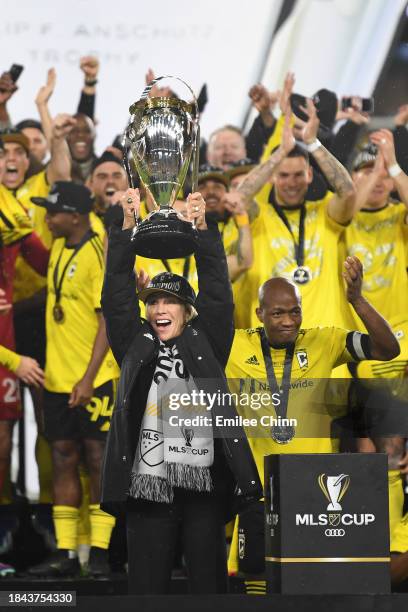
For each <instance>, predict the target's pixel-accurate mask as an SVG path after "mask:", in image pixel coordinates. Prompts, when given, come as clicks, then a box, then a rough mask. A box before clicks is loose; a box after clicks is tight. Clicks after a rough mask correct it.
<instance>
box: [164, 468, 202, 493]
mask: <svg viewBox="0 0 408 612" xmlns="http://www.w3.org/2000/svg"><path fill="white" fill-rule="evenodd" d="M166 470H167V480H168V483H169V485H170V486H172V487H181V488H182V489H189V490H191V491H206V492H208V493H209V492H210V491H212V488H213V485H212V479H211V472H210V468H208V467H201V466H197V465H188V464H184V463H167V462H166Z"/></svg>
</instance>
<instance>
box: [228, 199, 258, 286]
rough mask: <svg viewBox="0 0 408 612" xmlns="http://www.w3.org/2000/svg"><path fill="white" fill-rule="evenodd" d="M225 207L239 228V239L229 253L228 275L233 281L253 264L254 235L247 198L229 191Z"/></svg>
mask: <svg viewBox="0 0 408 612" xmlns="http://www.w3.org/2000/svg"><path fill="white" fill-rule="evenodd" d="M223 203H224V206H225V209H226V210H228V211H229V212H230V213H231V214H232V218H233V220H234V223H235V225H236V227H237V230H238V240H236V242H234V243H233V244H232V245H231V247H230V249H229V252H228V253H227V264H228V275H229V278H230V281H231V282H234V281H235V280H237V278H238V277H239V276H241V274H242V273H243V272H245V271H246V270H249V268H250V267H251V266H252V260H253V252H252V235H251V228H250V225H249V216H248V213H247V212H246V210H245V199H244V197H243V196H242V195H241V194H240V193H238V192H232V193H227V194H226V195H225V197H224V199H223Z"/></svg>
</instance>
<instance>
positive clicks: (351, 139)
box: [329, 121, 361, 167]
mask: <svg viewBox="0 0 408 612" xmlns="http://www.w3.org/2000/svg"><path fill="white" fill-rule="evenodd" d="M360 130H361V126H360V125H357V123H354V122H353V121H346V123H345V124H344V125H342V126H341V128H340V129H339V131H338V132H337V134H334V136H333V139H332V141H331V144H330V147H329V150H330V153H331V154H332V155H334V157H335V158H336V159H338V160H339V162H340V163H341V164H343V166H345V167H347V164H348V162H349V159H350V156H351V154H352V152H353V150H354V147H355V146H356V144H357V140H358V137H359V134H360Z"/></svg>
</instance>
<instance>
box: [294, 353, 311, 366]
mask: <svg viewBox="0 0 408 612" xmlns="http://www.w3.org/2000/svg"><path fill="white" fill-rule="evenodd" d="M296 359H297V360H298V364H299V367H300V368H307V367H308V366H309V360H308V358H307V351H305V350H303V349H301V350H299V351H296Z"/></svg>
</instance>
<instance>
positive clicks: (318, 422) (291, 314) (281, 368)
mask: <svg viewBox="0 0 408 612" xmlns="http://www.w3.org/2000/svg"><path fill="white" fill-rule="evenodd" d="M344 278H345V280H346V284H347V299H348V301H349V302H350V304H351V305H352V307H353V308H354V310H355V311H356V313H357V315H358V316H359V317H360V318H361V319H362V320H363V321H364V324H365V326H366V329H367V330H368V334H361V333H360V332H357V331H347V330H345V329H341V328H338V327H316V328H310V329H307V328H303V327H301V326H302V303H301V296H300V292H299V288H298V287H297V286H296V285H295V284H294V283H293V282H292V281H289V280H287V279H285V278H273V279H270V280H268V281H267V282H266V283H264V285H262V287H261V288H260V291H259V306H258V308H257V317H258V320H259V321H260V322H261V323H262V327H258V328H256V329H239V330H236V332H235V337H234V342H233V346H232V349H231V353H230V357H229V360H228V364H227V368H226V374H227V378H228V380H229V382H230V388H232V387H233V386H237V391H238V393H240V392H241V393H242V391H245V392H249V394H250V395H251V394H254V393H256V392H257V391H260V390H261V389H265V381H267V389H268V393H269V394H276V395H277V396H278V398H279V401H278V402H277V403H275V406H274V407H271V405H269V406H268V407H267V408H265V409H264V410H259V411H256V412H255V411H254V410H253V409H252V408H251V407H250V406H247V407H243V406H241V405H240V404H238V405H237V410H238V413H239V414H241V415H242V416H245V417H249V418H254V417H255V418H256V419H258V426H257V427H256V430H254V429H253V428H251V427H247V428H246V432H247V435H248V440H249V443H250V446H251V449H252V452H253V454H254V458H255V461H256V464H257V467H258V472H259V476H260V478H261V480H263V459H264V456H265V455H268V454H273V453H277V454H280V453H330V452H336V451H337V450H338V441H337V440H336V439H331V438H330V421H331V418H332V417H331V415H330V413H329V409H328V408H327V413H326V415H325V414H324V413H323V412H319V411H317V412H319V413H318V414H317V413H316V410H315V407H314V403H312V401H313V399H314V396H313V394H310V392H309V388H311V389H312V391H313V386H315V385H318V382H319V380H320V381H322V379H323V380H324V379H328V378H329V377H330V375H331V370H332V368H334V367H336V366H338V365H341V364H343V363H347V362H352V361H359V360H360V359H380V360H389V359H392V358H394V357H396V356H397V355H398V353H399V345H398V342H397V340H396V338H395V337H394V335H393V333H392V331H391V329H390V327H389V325H388V323H387V322H386V321H385V320H384V319H383V318H382V317H381V316H380V315H379V314H378V313H377V311H376V310H375V309H374V308H373V307H372V306H371V305H370V304H369V303H368V302H367V300H365V299H364V298H363V297H362V295H361V284H362V265H361V263H360V261H359V260H358V259H357V258H354V257H349V258H347V260H346V262H345V268H344ZM296 381H304V382H306V383H307V384H306V386H304V385H301V386H300V387H299V389H298V388H297V387H295V386H293V383H294V382H296ZM252 397H253V395H252ZM272 397H273V395H272ZM323 406H324V405H323ZM262 414H263V415H264V416H268V417H275V418H276V419H277V417H281V418H282V419H283V418H285V419H292V418H293V417H296V420H297V424H296V425H295V424H292V425H291V424H289V425H285V424H284V425H280V423H279V420H278V419H277V421H276V422H273V421H270V423H269V422H268V423H267V424H264V423H263V422H262V421H261V420H260V416H261V415H262ZM322 421H323V423H322ZM313 436H314V437H313ZM239 529H240V534H241V549H240V551H241V552H240V569H241V571H243V572H244V573H245V574H247V577H248V580H250V576H249V575H252V579H253V580H257V579H258V580H259V579H260V578H261V576H262V573H263V571H264V546H263V541H264V535H263V533H264V532H263V509H262V503H257V504H256V505H255V507H254V508H253V510H252V511H249V512H248V513H245V515H243V517H240V519H239ZM254 538H255V545H254ZM244 542H245V546H243V543H244ZM237 550H238V526H236V529H235V532H234V538H233V541H232V546H231V554H230V570H231V571H236V570H237V569H238V564H237V561H238V559H237ZM245 551H247V554H245ZM258 586H259V585H258Z"/></svg>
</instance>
